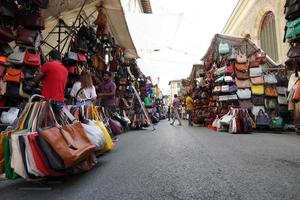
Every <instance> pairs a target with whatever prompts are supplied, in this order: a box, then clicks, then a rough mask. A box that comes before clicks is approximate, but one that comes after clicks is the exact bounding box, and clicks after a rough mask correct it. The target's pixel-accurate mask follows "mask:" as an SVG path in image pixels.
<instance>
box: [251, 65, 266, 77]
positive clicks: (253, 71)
mask: <svg viewBox="0 0 300 200" xmlns="http://www.w3.org/2000/svg"><path fill="white" fill-rule="evenodd" d="M262 73H263V71H262V67H261V66H260V67H256V68H250V69H249V76H250V77H257V76H261V75H262Z"/></svg>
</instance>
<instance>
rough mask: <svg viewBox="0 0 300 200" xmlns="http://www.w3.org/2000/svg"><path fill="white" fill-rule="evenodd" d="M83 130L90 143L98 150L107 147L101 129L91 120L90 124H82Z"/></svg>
mask: <svg viewBox="0 0 300 200" xmlns="http://www.w3.org/2000/svg"><path fill="white" fill-rule="evenodd" d="M82 126H83V129H84V131H85V133H86V135H87V137H88V138H89V140H90V142H91V143H92V144H94V145H95V146H96V150H101V149H103V147H104V146H105V145H106V140H105V138H104V135H103V133H102V131H101V129H100V128H99V127H98V126H97V125H96V124H95V122H93V121H91V120H89V121H88V124H82Z"/></svg>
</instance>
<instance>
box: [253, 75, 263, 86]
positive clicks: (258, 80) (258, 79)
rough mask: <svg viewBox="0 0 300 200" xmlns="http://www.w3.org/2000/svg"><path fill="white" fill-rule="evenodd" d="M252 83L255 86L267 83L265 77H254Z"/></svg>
mask: <svg viewBox="0 0 300 200" xmlns="http://www.w3.org/2000/svg"><path fill="white" fill-rule="evenodd" d="M251 83H252V84H253V85H261V84H264V83H265V81H264V77H263V76H258V77H253V78H251Z"/></svg>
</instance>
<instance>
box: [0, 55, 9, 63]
mask: <svg viewBox="0 0 300 200" xmlns="http://www.w3.org/2000/svg"><path fill="white" fill-rule="evenodd" d="M0 64H3V65H8V62H7V56H1V55H0Z"/></svg>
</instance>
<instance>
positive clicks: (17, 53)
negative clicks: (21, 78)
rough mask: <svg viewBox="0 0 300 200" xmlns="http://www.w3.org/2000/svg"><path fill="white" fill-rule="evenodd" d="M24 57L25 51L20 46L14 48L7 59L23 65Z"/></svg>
mask: <svg viewBox="0 0 300 200" xmlns="http://www.w3.org/2000/svg"><path fill="white" fill-rule="evenodd" d="M24 58H25V51H24V50H22V49H21V48H20V47H16V48H15V49H14V52H13V53H12V54H10V55H9V56H8V58H7V61H8V62H10V63H12V64H16V65H21V64H23V62H24Z"/></svg>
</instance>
